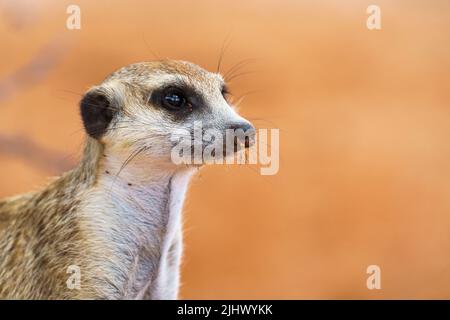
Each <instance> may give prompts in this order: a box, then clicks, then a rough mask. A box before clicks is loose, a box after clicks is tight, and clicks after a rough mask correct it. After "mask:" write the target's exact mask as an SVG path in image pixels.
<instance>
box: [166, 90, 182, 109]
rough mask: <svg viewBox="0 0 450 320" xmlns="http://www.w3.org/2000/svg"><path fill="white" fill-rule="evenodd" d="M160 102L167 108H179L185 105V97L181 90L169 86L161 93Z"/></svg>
mask: <svg viewBox="0 0 450 320" xmlns="http://www.w3.org/2000/svg"><path fill="white" fill-rule="evenodd" d="M162 104H163V106H164V107H166V108H168V109H180V108H183V107H184V106H185V105H186V97H185V95H184V93H183V92H182V91H181V90H179V89H176V88H169V89H167V90H166V91H165V92H164V94H163V95H162Z"/></svg>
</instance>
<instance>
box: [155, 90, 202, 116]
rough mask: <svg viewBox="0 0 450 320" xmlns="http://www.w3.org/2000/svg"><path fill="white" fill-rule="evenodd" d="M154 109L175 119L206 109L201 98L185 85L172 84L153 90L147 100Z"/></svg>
mask: <svg viewBox="0 0 450 320" xmlns="http://www.w3.org/2000/svg"><path fill="white" fill-rule="evenodd" d="M148 102H149V104H151V105H152V106H154V107H156V108H161V109H164V110H166V111H167V112H168V113H169V114H171V115H173V116H174V117H175V118H177V119H180V118H185V117H188V116H189V115H190V114H192V113H194V112H198V111H201V110H203V109H205V108H206V103H205V100H204V98H203V96H202V95H201V94H200V93H199V92H197V91H196V89H195V88H192V87H191V86H189V85H186V84H172V85H166V86H164V87H161V88H157V89H155V90H153V91H152V92H151V94H150V98H149V100H148Z"/></svg>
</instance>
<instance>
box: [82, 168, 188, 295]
mask: <svg viewBox="0 0 450 320" xmlns="http://www.w3.org/2000/svg"><path fill="white" fill-rule="evenodd" d="M189 177H190V174H186V173H183V174H174V175H172V176H167V177H166V176H164V177H161V178H160V179H158V180H152V181H144V182H139V183H136V182H134V183H130V182H125V181H123V180H120V181H117V180H116V181H114V180H113V179H114V177H110V176H106V177H104V178H103V179H102V180H100V183H99V186H98V188H97V189H96V190H95V191H93V192H91V193H90V195H89V200H88V201H87V203H88V205H87V206H86V208H85V211H86V213H87V214H88V216H89V219H88V221H89V227H88V230H89V232H90V236H89V237H90V239H91V240H92V241H93V243H95V245H96V256H95V258H94V260H96V261H94V263H93V264H94V265H96V266H99V267H100V269H101V270H103V271H104V272H106V273H110V274H109V275H105V277H106V276H107V277H108V278H109V279H111V278H112V279H122V281H121V283H114V286H113V287H116V288H119V289H120V290H121V292H115V293H114V294H113V295H115V296H120V297H125V298H136V297H143V296H144V295H148V291H149V290H151V291H154V292H155V294H153V293H150V295H151V296H161V294H160V292H164V282H165V279H167V278H168V277H170V275H168V274H167V272H166V269H167V268H166V262H165V261H166V260H167V259H168V252H169V249H170V247H171V244H172V243H173V241H174V239H175V238H176V232H177V230H180V229H181V210H182V205H183V200H184V195H185V192H186V189H187V184H188V181H189ZM111 290H112V289H111ZM162 295H163V294H162Z"/></svg>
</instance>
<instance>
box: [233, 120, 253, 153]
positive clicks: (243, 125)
mask: <svg viewBox="0 0 450 320" xmlns="http://www.w3.org/2000/svg"><path fill="white" fill-rule="evenodd" d="M228 129H230V130H233V131H234V133H235V136H236V139H235V142H234V144H235V147H237V146H238V144H245V147H246V148H249V147H250V146H252V145H253V144H254V143H255V127H253V125H252V124H251V123H249V122H238V123H233V124H231V125H229V127H228Z"/></svg>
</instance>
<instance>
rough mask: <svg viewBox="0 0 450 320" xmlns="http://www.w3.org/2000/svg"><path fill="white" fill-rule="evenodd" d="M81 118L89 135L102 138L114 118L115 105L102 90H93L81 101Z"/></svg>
mask: <svg viewBox="0 0 450 320" xmlns="http://www.w3.org/2000/svg"><path fill="white" fill-rule="evenodd" d="M80 112H81V118H82V120H83V125H84V128H85V129H86V132H87V134H88V135H90V136H91V137H92V138H94V139H100V138H101V137H102V136H103V135H104V134H105V132H106V130H107V129H108V126H109V124H110V123H111V121H112V119H113V118H114V115H115V112H114V106H112V105H111V101H110V98H109V97H108V96H107V95H106V94H105V93H104V92H102V91H101V90H95V89H94V90H91V91H90V92H88V93H86V94H85V96H84V97H83V99H82V100H81V102H80Z"/></svg>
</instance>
